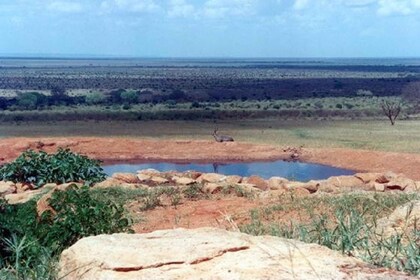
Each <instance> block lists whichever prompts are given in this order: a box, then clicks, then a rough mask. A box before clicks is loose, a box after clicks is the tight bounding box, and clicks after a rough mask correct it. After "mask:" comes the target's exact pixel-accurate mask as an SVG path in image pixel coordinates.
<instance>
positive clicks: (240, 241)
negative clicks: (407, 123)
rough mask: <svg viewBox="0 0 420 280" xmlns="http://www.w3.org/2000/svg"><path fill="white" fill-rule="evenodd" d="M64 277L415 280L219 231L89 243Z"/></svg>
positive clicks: (73, 256)
mask: <svg viewBox="0 0 420 280" xmlns="http://www.w3.org/2000/svg"><path fill="white" fill-rule="evenodd" d="M58 278H59V279H63V280H73V279H77V280H88V279H98V280H101V279H125V280H129V279H136V280H141V279H187V280H188V279H243V280H247V279H252V280H254V279H337V280H340V279H410V277H408V276H406V275H405V274H403V273H398V272H394V271H390V270H387V269H384V268H375V267H373V266H371V265H368V264H366V263H364V262H362V261H361V260H358V259H356V258H353V257H348V256H344V255H342V254H340V253H339V252H337V251H332V250H330V249H328V248H326V247H322V246H319V245H316V244H306V243H303V242H300V241H296V240H289V239H284V238H279V237H273V236H249V235H246V234H243V233H239V232H229V231H226V230H222V229H217V228H200V229H189V230H188V229H174V230H162V231H156V232H152V233H147V234H123V233H121V234H113V235H99V236H91V237H87V238H83V239H81V240H79V241H78V242H76V243H75V244H74V245H73V246H71V247H70V248H68V249H66V250H64V251H63V253H62V254H61V257H60V262H59V274H58ZM411 279H415V278H414V277H413V278H411Z"/></svg>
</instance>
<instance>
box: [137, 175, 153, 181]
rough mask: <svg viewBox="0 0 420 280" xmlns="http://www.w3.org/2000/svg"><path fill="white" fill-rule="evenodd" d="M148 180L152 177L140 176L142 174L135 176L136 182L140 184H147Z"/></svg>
mask: <svg viewBox="0 0 420 280" xmlns="http://www.w3.org/2000/svg"><path fill="white" fill-rule="evenodd" d="M150 179H152V176H151V175H147V174H142V173H139V174H137V180H138V181H139V182H140V183H144V182H147V181H149V180H150Z"/></svg>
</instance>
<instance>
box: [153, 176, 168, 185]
mask: <svg viewBox="0 0 420 280" xmlns="http://www.w3.org/2000/svg"><path fill="white" fill-rule="evenodd" d="M150 181H152V182H153V183H155V184H167V183H169V180H168V179H166V178H163V177H159V176H154V177H152V178H150Z"/></svg>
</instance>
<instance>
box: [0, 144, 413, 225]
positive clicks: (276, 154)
mask: <svg viewBox="0 0 420 280" xmlns="http://www.w3.org/2000/svg"><path fill="white" fill-rule="evenodd" d="M59 147H62V148H69V149H71V150H72V151H75V152H78V153H81V154H85V155H87V156H90V157H93V158H96V159H100V160H104V161H142V160H143V161H153V160H156V161H157V160H167V161H181V162H182V161H186V162H187V161H210V162H211V161H221V162H223V161H254V160H276V159H289V158H290V156H291V152H285V151H284V150H287V149H282V148H279V147H272V146H264V145H254V144H249V143H240V142H234V143H216V142H212V141H162V140H156V141H154V140H142V139H130V138H93V137H91V138H82V137H77V138H39V139H38V138H8V139H2V140H0V164H1V163H5V162H9V161H12V160H13V159H15V158H16V157H17V156H18V155H19V154H20V153H21V152H23V151H25V150H27V149H35V150H37V149H42V150H45V151H47V152H53V151H55V150H57V149H58V148H59ZM300 152H301V154H300V159H301V160H303V161H308V162H314V163H322V164H327V165H332V166H336V167H341V168H347V169H353V170H359V171H369V172H386V171H393V172H396V173H404V174H405V175H406V176H408V177H411V178H413V179H416V180H420V172H418V170H420V155H416V154H401V153H389V152H377V151H365V150H350V149H306V148H305V149H302V150H301V151H300ZM271 199H272V198H271ZM271 199H270V198H268V199H254V200H248V199H246V198H238V197H232V196H230V197H229V196H228V197H224V196H220V197H218V198H216V199H215V198H212V199H211V200H200V201H184V202H183V203H182V204H181V205H178V206H177V207H176V208H175V207H173V206H165V207H158V208H156V209H154V210H150V211H146V212H140V210H139V208H140V204H139V202H136V203H133V204H132V205H131V206H130V209H131V211H133V212H138V215H139V217H143V218H144V219H145V222H139V223H136V225H135V226H134V230H135V231H136V232H150V231H154V230H157V229H169V228H173V227H186V228H196V227H203V226H214V227H222V228H227V229H232V228H234V227H235V225H236V224H242V223H244V222H247V221H249V218H250V215H249V210H251V209H253V208H258V207H262V206H264V205H269V204H270V203H271ZM298 214H299V213H287V215H286V213H283V214H282V215H284V217H283V218H287V219H288V220H290V219H293V220H294V219H298V218H299V215H298ZM230 219H231V220H230Z"/></svg>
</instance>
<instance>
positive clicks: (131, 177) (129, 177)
mask: <svg viewBox="0 0 420 280" xmlns="http://www.w3.org/2000/svg"><path fill="white" fill-rule="evenodd" d="M112 178H113V179H115V180H118V181H121V182H124V183H128V184H135V183H139V179H138V178H137V176H136V174H132V173H114V174H113V175H112Z"/></svg>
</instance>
